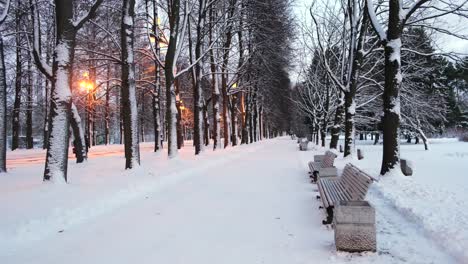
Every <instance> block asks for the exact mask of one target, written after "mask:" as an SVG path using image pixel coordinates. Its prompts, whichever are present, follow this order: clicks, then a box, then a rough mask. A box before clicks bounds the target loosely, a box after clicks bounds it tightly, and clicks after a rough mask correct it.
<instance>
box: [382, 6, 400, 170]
mask: <svg viewBox="0 0 468 264" xmlns="http://www.w3.org/2000/svg"><path fill="white" fill-rule="evenodd" d="M389 3H390V6H389V21H388V31H387V43H385V71H384V73H385V86H384V92H383V112H384V115H383V120H382V126H383V158H382V167H381V169H380V174H381V175H384V174H386V173H387V172H389V171H390V170H391V169H393V168H395V166H396V165H397V163H398V162H399V161H400V150H399V148H400V146H399V142H398V139H399V136H398V135H399V127H400V95H399V92H400V85H401V80H402V76H401V61H400V57H401V32H402V22H401V18H400V10H401V8H402V7H400V3H401V1H399V0H390V1H389Z"/></svg>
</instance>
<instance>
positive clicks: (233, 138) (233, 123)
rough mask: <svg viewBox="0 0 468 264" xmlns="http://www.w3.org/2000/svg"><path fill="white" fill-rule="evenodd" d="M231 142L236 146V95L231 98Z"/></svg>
mask: <svg viewBox="0 0 468 264" xmlns="http://www.w3.org/2000/svg"><path fill="white" fill-rule="evenodd" d="M231 142H232V145H233V146H237V95H236V94H234V95H232V96H231Z"/></svg>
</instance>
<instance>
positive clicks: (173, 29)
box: [164, 0, 180, 158]
mask: <svg viewBox="0 0 468 264" xmlns="http://www.w3.org/2000/svg"><path fill="white" fill-rule="evenodd" d="M179 24H180V0H174V1H173V2H172V8H171V10H170V12H169V27H170V34H169V44H168V46H167V51H166V58H165V67H164V74H165V77H166V81H165V82H166V124H167V133H168V155H169V158H175V157H177V154H178V150H177V105H176V90H175V80H174V74H175V72H176V70H177V65H176V52H177V39H178V36H179V26H180V25H179Z"/></svg>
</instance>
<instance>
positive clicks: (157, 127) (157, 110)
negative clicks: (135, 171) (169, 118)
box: [152, 0, 162, 152]
mask: <svg viewBox="0 0 468 264" xmlns="http://www.w3.org/2000/svg"><path fill="white" fill-rule="evenodd" d="M158 20H159V14H158V6H157V3H156V0H153V28H152V30H153V32H152V33H153V37H154V40H155V47H154V48H155V56H156V57H157V59H160V56H161V47H160V45H159V42H160V36H159V35H160V34H159V27H158ZM160 69H161V67H160V65H159V63H158V60H155V61H154V79H155V86H154V95H153V99H152V107H153V127H154V152H158V151H159V150H160V149H161V148H162V146H161V78H160V75H161V74H160V71H161V70H160Z"/></svg>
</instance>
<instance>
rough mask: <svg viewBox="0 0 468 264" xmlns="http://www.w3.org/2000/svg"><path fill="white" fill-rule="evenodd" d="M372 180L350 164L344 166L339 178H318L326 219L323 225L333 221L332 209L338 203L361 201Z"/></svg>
mask: <svg viewBox="0 0 468 264" xmlns="http://www.w3.org/2000/svg"><path fill="white" fill-rule="evenodd" d="M372 181H373V178H372V177H371V176H369V175H368V174H367V173H365V172H363V171H362V170H360V169H359V168H358V167H356V166H354V165H353V164H351V163H348V164H346V166H345V168H344V170H343V173H342V175H341V177H328V178H320V179H319V180H318V182H317V185H318V189H319V192H320V196H319V197H318V198H320V199H322V203H323V207H324V208H325V209H326V212H327V219H326V220H323V222H322V223H323V224H324V225H325V224H331V222H332V221H333V208H334V207H335V205H337V204H339V202H340V201H363V200H364V198H366V194H367V191H368V190H369V187H370V185H371V184H372Z"/></svg>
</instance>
